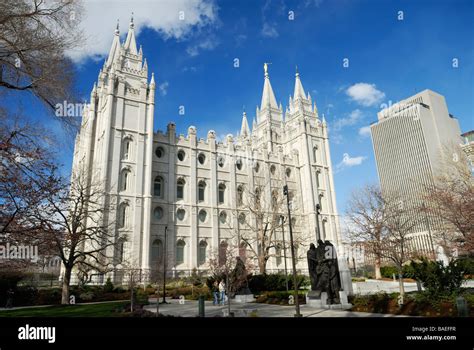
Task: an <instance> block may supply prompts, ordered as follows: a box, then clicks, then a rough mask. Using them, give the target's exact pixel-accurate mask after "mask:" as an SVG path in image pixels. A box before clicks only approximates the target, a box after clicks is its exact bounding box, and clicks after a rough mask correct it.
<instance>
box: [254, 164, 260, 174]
mask: <svg viewBox="0 0 474 350" xmlns="http://www.w3.org/2000/svg"><path fill="white" fill-rule="evenodd" d="M253 169H254V170H255V172H256V173H258V171H259V170H260V164H259V163H258V162H255V166H254V167H253Z"/></svg>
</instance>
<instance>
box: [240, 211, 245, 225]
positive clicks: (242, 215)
mask: <svg viewBox="0 0 474 350" xmlns="http://www.w3.org/2000/svg"><path fill="white" fill-rule="evenodd" d="M239 223H240V224H244V223H245V214H244V213H241V214H240V215H239Z"/></svg>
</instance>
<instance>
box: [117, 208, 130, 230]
mask: <svg viewBox="0 0 474 350" xmlns="http://www.w3.org/2000/svg"><path fill="white" fill-rule="evenodd" d="M127 216H128V205H127V204H126V203H122V204H120V207H119V212H118V226H119V228H124V227H125V226H126V225H127Z"/></svg>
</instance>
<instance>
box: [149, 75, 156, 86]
mask: <svg viewBox="0 0 474 350" xmlns="http://www.w3.org/2000/svg"><path fill="white" fill-rule="evenodd" d="M150 87H155V73H151V80H150Z"/></svg>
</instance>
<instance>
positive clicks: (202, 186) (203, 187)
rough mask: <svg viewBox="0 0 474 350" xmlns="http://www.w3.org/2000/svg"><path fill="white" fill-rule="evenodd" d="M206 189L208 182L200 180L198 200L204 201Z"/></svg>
mask: <svg viewBox="0 0 474 350" xmlns="http://www.w3.org/2000/svg"><path fill="white" fill-rule="evenodd" d="M205 191H206V183H205V182H204V181H199V184H198V201H200V202H204V198H205V197H204V194H205Z"/></svg>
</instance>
